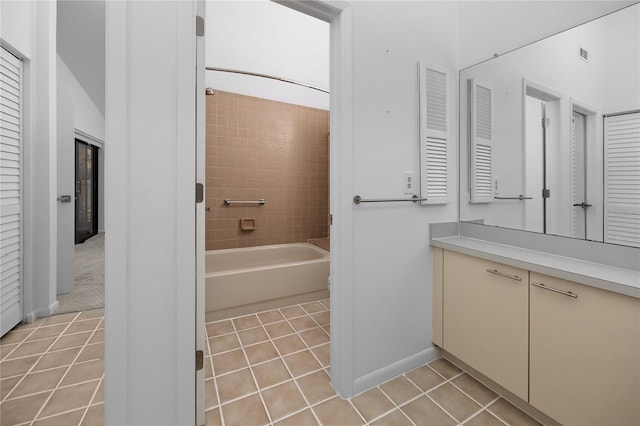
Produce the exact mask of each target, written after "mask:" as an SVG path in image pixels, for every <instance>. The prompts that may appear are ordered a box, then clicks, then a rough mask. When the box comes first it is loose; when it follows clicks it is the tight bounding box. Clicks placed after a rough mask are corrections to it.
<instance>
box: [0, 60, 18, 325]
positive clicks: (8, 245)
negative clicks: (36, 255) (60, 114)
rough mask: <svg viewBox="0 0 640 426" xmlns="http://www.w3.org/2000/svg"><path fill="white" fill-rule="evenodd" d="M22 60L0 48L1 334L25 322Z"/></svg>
mask: <svg viewBox="0 0 640 426" xmlns="http://www.w3.org/2000/svg"><path fill="white" fill-rule="evenodd" d="M21 80H22V63H21V61H20V60H19V59H17V58H16V57H15V56H13V55H12V54H10V53H9V52H7V51H6V50H5V49H3V48H0V335H4V334H5V333H6V332H7V331H9V330H11V329H12V328H13V327H14V326H15V325H16V324H18V323H19V322H21V321H22V253H21V252H22V235H21V234H22V217H21V205H22V202H21V198H22V194H21V182H20V178H21V175H22V174H21V165H22V161H21V154H22V149H21V130H22V129H21V117H22V108H21V100H22V97H21V84H22V82H21Z"/></svg>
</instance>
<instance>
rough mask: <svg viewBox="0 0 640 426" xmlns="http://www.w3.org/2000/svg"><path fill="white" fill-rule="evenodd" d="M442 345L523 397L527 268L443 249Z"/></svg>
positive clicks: (526, 368) (525, 397)
mask: <svg viewBox="0 0 640 426" xmlns="http://www.w3.org/2000/svg"><path fill="white" fill-rule="evenodd" d="M443 269H444V286H443V301H444V302H443V304H444V309H443V311H444V315H443V347H444V349H445V350H446V351H448V352H450V353H451V354H452V355H454V356H456V357H457V358H459V359H460V360H462V361H464V362H465V363H467V364H469V365H470V366H471V367H473V368H475V369H477V370H478V371H480V372H482V373H483V374H485V375H487V376H488V377H489V378H491V379H492V380H494V381H495V382H497V383H498V384H500V385H501V386H504V387H505V388H506V389H508V390H509V391H511V392H513V393H514V394H515V395H517V396H519V397H520V398H522V399H524V400H525V401H526V400H528V374H529V370H528V350H529V335H528V329H529V314H528V306H529V289H528V276H529V274H528V271H525V270H522V269H518V268H514V267H511V266H507V265H502V264H499V263H494V262H490V261H486V260H482V259H478V258H475V257H471V256H466V255H463V254H459V253H455V252H450V251H445V253H444V268H443Z"/></svg>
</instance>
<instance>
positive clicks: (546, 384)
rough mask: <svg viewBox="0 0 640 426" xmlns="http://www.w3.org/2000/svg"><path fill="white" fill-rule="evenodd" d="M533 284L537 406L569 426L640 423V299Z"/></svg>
mask: <svg viewBox="0 0 640 426" xmlns="http://www.w3.org/2000/svg"><path fill="white" fill-rule="evenodd" d="M530 282H531V307H530V311H531V330H530V333H531V360H530V371H531V379H530V380H531V381H530V403H531V405H533V406H534V407H536V408H538V409H539V410H541V411H543V412H544V413H546V414H548V415H549V416H551V417H552V418H554V419H555V420H557V421H559V422H560V423H562V424H566V425H585V426H586V425H610V426H613V425H638V424H640V299H635V298H633V297H628V296H624V295H620V294H615V293H611V292H608V291H605V290H600V289H596V288H593V287H589V286H584V285H580V284H576V283H573V282H569V281H565V280H561V279H559V278H552V277H549V276H546V275H542V274H537V273H534V272H532V273H531V276H530Z"/></svg>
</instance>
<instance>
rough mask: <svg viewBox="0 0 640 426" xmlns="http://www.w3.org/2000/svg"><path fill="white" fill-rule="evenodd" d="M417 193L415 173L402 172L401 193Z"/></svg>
mask: <svg viewBox="0 0 640 426" xmlns="http://www.w3.org/2000/svg"><path fill="white" fill-rule="evenodd" d="M417 191H418V180H417V179H416V172H402V193H403V194H415V193H416V192H417Z"/></svg>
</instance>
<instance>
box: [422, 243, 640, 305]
mask: <svg viewBox="0 0 640 426" xmlns="http://www.w3.org/2000/svg"><path fill="white" fill-rule="evenodd" d="M431 245H432V246H434V247H440V248H443V249H446V250H451V251H455V252H458V253H462V254H467V255H469V256H475V257H479V258H482V259H487V260H491V261H495V262H500V263H503V264H505V265H511V266H515V267H518V268H522V269H527V270H529V271H534V272H539V273H541V274H546V275H550V276H553V277H557V278H562V279H565V280H569V281H575V282H577V283H580V284H585V285H589V286H592V287H597V288H601V289H603V290H609V291H612V292H615V293H619V294H624V295H627V296H631V297H635V298H639V299H640V272H639V271H635V270H631V269H623V268H617V267H614V266H609V265H604V264H601V263H595V262H588V261H585V260H580V259H574V258H571V257H565V256H559V255H555V254H549V253H544V252H541V251H536V250H529V249H524V248H521V247H516V246H510V245H506V244H499V243H494V242H490V241H484V240H478V239H475V238H469V237H462V236H453V237H443V238H433V239H431Z"/></svg>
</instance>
